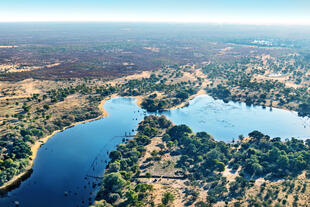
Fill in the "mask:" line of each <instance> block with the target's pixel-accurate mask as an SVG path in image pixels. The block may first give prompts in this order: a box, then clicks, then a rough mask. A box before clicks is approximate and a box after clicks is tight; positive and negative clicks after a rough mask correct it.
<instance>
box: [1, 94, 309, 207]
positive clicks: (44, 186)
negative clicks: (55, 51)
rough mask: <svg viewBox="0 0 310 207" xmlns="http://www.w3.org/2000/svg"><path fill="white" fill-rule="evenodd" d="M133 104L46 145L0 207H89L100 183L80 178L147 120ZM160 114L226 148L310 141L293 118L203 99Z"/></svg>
mask: <svg viewBox="0 0 310 207" xmlns="http://www.w3.org/2000/svg"><path fill="white" fill-rule="evenodd" d="M135 101H136V100H134V99H129V98H114V99H111V100H109V101H107V102H106V104H105V106H104V107H105V109H106V110H107V111H108V113H109V116H108V117H105V118H103V119H100V120H97V121H93V122H89V123H85V124H80V125H77V126H75V127H72V128H70V129H67V130H65V131H63V132H60V133H58V134H56V135H55V136H54V137H53V138H52V139H49V140H48V141H47V142H46V144H44V146H43V147H41V148H40V149H39V151H38V156H37V158H36V160H35V162H34V166H33V169H34V171H33V174H32V175H31V177H30V178H29V179H27V180H26V181H24V182H23V183H22V184H21V186H20V187H19V188H17V189H16V190H13V191H11V192H10V193H8V195H7V196H6V197H3V198H1V199H0V206H1V207H2V206H15V205H14V203H13V202H14V201H19V202H20V206H21V207H23V206H25V207H37V206H38V207H41V206H44V207H61V206H66V207H71V206H72V207H73V206H74V207H75V206H88V205H89V202H92V201H93V199H94V196H95V192H96V189H97V188H96V187H95V188H93V184H96V183H98V182H99V179H98V180H97V179H94V178H90V177H88V178H87V180H85V176H86V175H91V176H93V175H95V176H102V175H103V173H104V169H105V167H106V162H107V161H108V160H109V159H108V155H107V152H108V151H111V150H113V149H115V147H116V145H117V144H120V143H122V139H123V137H122V136H123V135H124V134H125V133H126V134H129V133H131V134H133V133H135V132H133V131H132V130H133V129H136V126H137V124H138V123H139V122H140V121H141V120H142V119H143V117H144V115H145V114H147V113H145V111H144V110H142V109H140V108H139V107H138V106H136V104H135ZM163 114H165V115H166V116H167V117H168V118H169V119H170V120H171V121H173V122H174V123H176V124H181V123H184V124H187V125H189V126H190V127H191V128H192V129H193V130H194V131H195V132H198V131H207V132H208V133H210V134H211V135H213V136H214V138H215V139H217V140H223V141H228V142H229V141H231V140H232V139H233V138H235V139H236V138H237V137H238V135H240V134H243V135H247V134H248V133H249V132H251V131H253V130H259V131H261V132H263V133H266V134H268V135H270V136H271V137H277V136H280V137H282V138H289V137H293V136H294V137H296V138H303V139H305V138H310V121H309V119H308V118H301V117H298V116H297V113H295V112H289V111H285V110H280V109H272V110H270V109H269V108H266V109H263V108H262V107H248V106H246V105H245V104H243V103H233V102H229V103H224V102H222V101H220V100H214V99H213V98H211V97H210V96H207V95H202V96H199V97H196V98H195V99H194V100H192V101H191V102H190V105H189V106H188V107H185V108H181V109H174V110H171V111H167V112H164V113H163ZM94 160H95V161H94ZM92 163H93V164H92ZM89 199H90V200H89Z"/></svg>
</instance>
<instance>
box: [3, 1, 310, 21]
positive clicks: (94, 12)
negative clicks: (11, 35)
mask: <svg viewBox="0 0 310 207" xmlns="http://www.w3.org/2000/svg"><path fill="white" fill-rule="evenodd" d="M0 9H1V10H0V22H14V21H125V22H130V21H138V22H212V23H241V24H309V25H310V0H156V1H154V0H1V1H0Z"/></svg>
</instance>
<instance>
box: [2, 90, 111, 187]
mask: <svg viewBox="0 0 310 207" xmlns="http://www.w3.org/2000/svg"><path fill="white" fill-rule="evenodd" d="M116 96H117V95H116V94H113V95H112V96H108V97H106V98H105V99H103V100H102V101H101V102H100V104H99V105H98V108H99V110H100V112H101V115H100V116H99V117H96V118H94V119H89V120H85V121H80V122H76V123H73V124H71V125H69V126H66V127H64V128H63V129H61V130H56V131H54V132H53V133H51V134H50V135H48V136H46V137H44V138H42V139H39V140H37V141H36V142H35V143H34V144H33V145H32V146H31V152H32V155H31V157H30V161H29V165H28V167H26V168H25V171H24V172H22V173H20V174H18V175H15V176H14V177H13V178H12V179H11V180H9V181H8V182H6V183H5V184H4V185H2V186H1V187H0V191H5V189H8V188H10V186H12V185H14V184H16V183H18V182H19V181H21V179H23V177H24V176H25V175H26V174H29V171H30V170H32V166H33V163H34V160H35V158H36V156H37V153H38V150H39V149H40V147H41V146H42V145H43V144H44V143H46V142H47V140H49V139H50V138H51V137H53V136H54V135H55V134H57V133H58V132H61V131H63V130H66V129H68V128H70V127H73V126H76V125H78V124H82V123H86V122H91V121H95V120H98V119H101V118H103V117H105V116H108V112H107V111H106V110H105V109H104V107H103V106H104V104H105V102H106V101H108V100H109V99H111V98H114V97H116Z"/></svg>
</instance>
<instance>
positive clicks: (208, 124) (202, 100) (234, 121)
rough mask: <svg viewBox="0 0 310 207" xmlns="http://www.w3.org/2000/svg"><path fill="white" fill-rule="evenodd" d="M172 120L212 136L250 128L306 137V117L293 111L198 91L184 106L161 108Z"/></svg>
mask: <svg viewBox="0 0 310 207" xmlns="http://www.w3.org/2000/svg"><path fill="white" fill-rule="evenodd" d="M164 114H165V115H166V116H167V117H168V118H169V119H170V120H171V121H173V122H174V123H175V124H186V125H188V126H190V127H191V128H192V130H194V131H195V132H199V131H206V132H208V133H209V134H211V135H212V136H213V137H214V138H215V139H217V140H222V141H228V142H229V141H231V140H232V139H233V138H235V139H236V138H238V135H244V136H246V135H248V133H249V132H252V131H253V130H258V131H261V132H262V133H264V134H267V135H269V136H271V137H281V138H283V139H286V138H291V137H295V138H299V139H306V138H309V139H310V119H309V118H302V117H298V114H297V113H296V112H292V111H286V110H281V109H276V108H273V109H271V108H269V107H267V108H266V109H263V108H262V107H261V106H251V107H249V106H246V104H245V103H236V102H228V103H224V102H223V101H222V100H214V99H213V98H212V97H211V96H208V95H201V96H198V97H196V98H195V99H194V100H192V101H190V105H189V106H188V107H184V108H180V109H175V110H171V111H167V112H164Z"/></svg>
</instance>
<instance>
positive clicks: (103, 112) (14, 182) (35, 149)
mask: <svg viewBox="0 0 310 207" xmlns="http://www.w3.org/2000/svg"><path fill="white" fill-rule="evenodd" d="M203 94H207V92H206V91H205V90H204V89H201V90H199V91H198V92H197V93H196V94H194V95H192V96H190V97H189V98H188V99H187V100H186V101H184V102H182V103H180V104H178V105H176V106H173V107H170V108H167V109H165V111H168V110H173V109H178V108H182V107H184V106H186V105H187V104H188V103H189V101H191V100H193V99H194V98H196V97H198V96H200V95H203ZM115 97H126V98H133V99H136V100H137V101H136V105H137V106H138V107H140V108H141V103H142V101H143V98H144V96H141V95H140V96H120V95H118V94H112V95H110V96H108V97H106V98H104V99H103V100H102V101H100V103H99V105H98V108H99V111H100V112H101V115H100V116H98V117H96V118H93V119H89V120H84V121H80V122H76V123H72V124H71V125H69V126H66V127H64V128H63V129H61V130H56V131H54V132H52V133H51V134H50V135H48V136H46V137H44V138H42V139H39V140H37V141H36V142H35V143H34V144H33V145H32V146H31V151H32V155H31V157H30V159H29V165H28V166H27V167H26V168H25V170H24V171H23V172H22V173H20V174H18V175H15V176H14V177H13V178H12V179H10V180H9V181H8V182H6V183H5V184H3V185H2V186H0V194H1V193H5V192H9V191H11V190H13V189H14V188H13V189H12V186H16V185H17V186H18V185H19V184H20V183H21V182H22V181H24V180H26V179H27V178H28V177H29V176H30V175H31V173H32V171H33V169H32V167H33V164H34V160H35V158H36V156H37V153H38V150H39V149H40V147H41V146H42V145H44V144H45V143H46V142H47V141H48V140H49V139H50V138H52V137H53V136H54V135H55V134H57V133H59V132H61V131H64V130H66V129H68V128H71V127H74V126H76V125H78V124H83V123H87V122H92V121H95V120H99V119H101V118H104V117H107V116H109V113H108V112H107V111H106V110H105V108H104V104H105V103H106V101H108V100H110V99H112V98H115ZM258 106H262V105H258ZM274 108H277V109H282V110H287V111H290V112H295V113H297V112H296V111H294V110H289V109H286V108H278V107H274Z"/></svg>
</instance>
